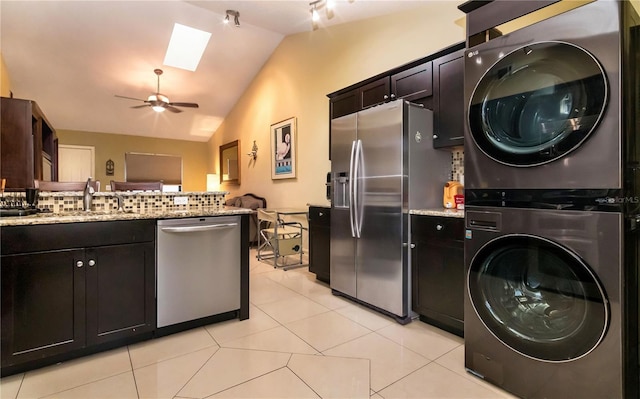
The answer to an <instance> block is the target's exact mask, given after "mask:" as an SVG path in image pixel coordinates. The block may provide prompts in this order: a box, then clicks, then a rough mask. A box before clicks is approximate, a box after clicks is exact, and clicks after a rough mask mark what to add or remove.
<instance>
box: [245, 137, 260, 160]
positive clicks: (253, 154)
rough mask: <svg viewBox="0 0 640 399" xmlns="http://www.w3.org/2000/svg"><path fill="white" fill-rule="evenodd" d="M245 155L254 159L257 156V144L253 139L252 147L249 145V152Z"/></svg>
mask: <svg viewBox="0 0 640 399" xmlns="http://www.w3.org/2000/svg"><path fill="white" fill-rule="evenodd" d="M247 155H249V156H250V157H251V159H253V160H254V161H255V160H256V158H258V145H257V144H256V141H255V140H253V147H251V152H250V153H248V154H247Z"/></svg>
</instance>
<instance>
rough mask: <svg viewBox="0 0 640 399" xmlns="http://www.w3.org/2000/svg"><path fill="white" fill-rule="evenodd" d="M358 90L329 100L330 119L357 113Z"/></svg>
mask: <svg viewBox="0 0 640 399" xmlns="http://www.w3.org/2000/svg"><path fill="white" fill-rule="evenodd" d="M358 100H359V97H358V90H352V91H348V92H346V93H343V94H340V95H338V96H336V97H334V98H332V99H331V101H330V102H329V105H330V109H329V112H330V113H331V119H335V118H339V117H341V116H345V115H349V114H353V113H354V112H358V110H359V106H358Z"/></svg>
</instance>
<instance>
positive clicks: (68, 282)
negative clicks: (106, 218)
mask: <svg viewBox="0 0 640 399" xmlns="http://www.w3.org/2000/svg"><path fill="white" fill-rule="evenodd" d="M154 239H155V221H154V220H148V221H146V220H145V221H118V222H95V223H73V224H64V225H36V226H13V227H3V229H2V240H1V242H2V257H1V261H2V266H1V269H0V271H1V276H0V278H1V281H2V293H1V297H2V299H1V307H2V336H1V350H2V356H1V362H2V375H6V374H11V373H13V372H17V371H20V370H21V368H24V369H26V368H32V367H38V366H40V365H45V364H50V363H53V362H57V361H60V360H62V359H65V358H69V357H74V355H80V354H85V353H87V352H88V351H91V350H92V349H95V350H100V349H101V348H105V347H106V346H108V344H109V343H113V342H119V343H126V342H128V341H130V342H133V341H135V340H136V338H137V337H142V336H144V335H145V334H146V335H148V336H150V335H151V333H152V332H153V330H154V328H155V252H154V251H155V244H154ZM127 241H129V242H127ZM29 243H31V245H32V248H31V249H29V248H26V246H27V245H29Z"/></svg>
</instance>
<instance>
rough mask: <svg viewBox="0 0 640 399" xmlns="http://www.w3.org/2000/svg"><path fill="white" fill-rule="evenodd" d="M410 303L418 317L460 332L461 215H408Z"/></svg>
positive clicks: (461, 321)
mask: <svg viewBox="0 0 640 399" xmlns="http://www.w3.org/2000/svg"><path fill="white" fill-rule="evenodd" d="M411 233H412V242H413V250H412V261H411V263H412V265H411V267H412V307H413V311H414V312H416V313H418V314H419V315H420V320H422V321H424V322H425V323H429V324H433V325H435V326H437V327H439V328H442V329H444V330H447V331H449V332H452V333H454V334H456V335H459V336H462V335H463V334H464V242H463V239H464V219H458V218H449V217H438V216H421V215H412V216H411Z"/></svg>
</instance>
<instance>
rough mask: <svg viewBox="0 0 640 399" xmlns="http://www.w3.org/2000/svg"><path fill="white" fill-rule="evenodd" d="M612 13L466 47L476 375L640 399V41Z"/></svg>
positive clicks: (537, 389) (469, 345) (522, 388)
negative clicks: (639, 386) (639, 389)
mask: <svg viewBox="0 0 640 399" xmlns="http://www.w3.org/2000/svg"><path fill="white" fill-rule="evenodd" d="M628 3H629V2H626V1H623V2H620V1H608V0H599V1H595V2H591V3H588V4H585V5H582V6H580V7H578V8H575V9H572V10H570V11H566V12H563V13H561V14H559V15H556V16H553V17H551V18H548V19H545V20H543V21H541V22H537V23H535V24H532V25H529V26H527V27H525V28H521V29H519V30H516V31H514V32H512V33H509V34H506V35H503V36H498V37H496V38H493V39H491V40H487V41H485V42H483V43H481V44H478V45H476V46H473V47H470V48H468V49H467V50H466V57H465V96H466V97H465V99H466V104H467V105H468V107H467V110H466V114H465V116H466V117H467V121H468V123H467V126H466V128H467V130H466V132H465V134H466V136H465V188H466V190H465V202H466V205H465V208H466V218H465V223H466V232H465V235H466V237H465V238H466V239H465V271H466V279H467V280H466V292H465V315H464V320H465V322H464V336H465V366H466V368H467V370H468V371H470V372H471V373H473V374H475V375H477V376H479V377H481V378H484V379H485V380H486V381H489V382H491V383H493V384H495V385H498V386H500V387H502V388H504V389H505V390H507V391H510V392H512V393H514V394H516V395H518V396H521V397H524V398H563V399H564V398H637V397H638V379H639V377H638V372H639V371H638V370H639V367H638V340H639V339H638V335H639V333H638V312H639V309H638V308H639V305H640V304H639V301H638V285H639V281H638V251H639V250H638V242H639V239H638V236H639V233H638V229H639V228H640V225H638V226H637V224H638V223H640V219H639V218H638V214H640V211H639V210H640V184H639V179H640V173H639V170H638V168H639V166H638V165H639V163H638V161H639V160H640V128H639V126H640V101H639V98H640V92H639V89H638V85H640V78H639V74H640V72H638V71H639V70H640V61H639V60H640V55H639V53H640V40H638V39H639V38H640V32H639V30H640V28H639V27H638V25H639V23H638V21H639V20H638V17H637V14H636V13H635V11H634V10H633V8H632V7H630V5H629V4H628Z"/></svg>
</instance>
